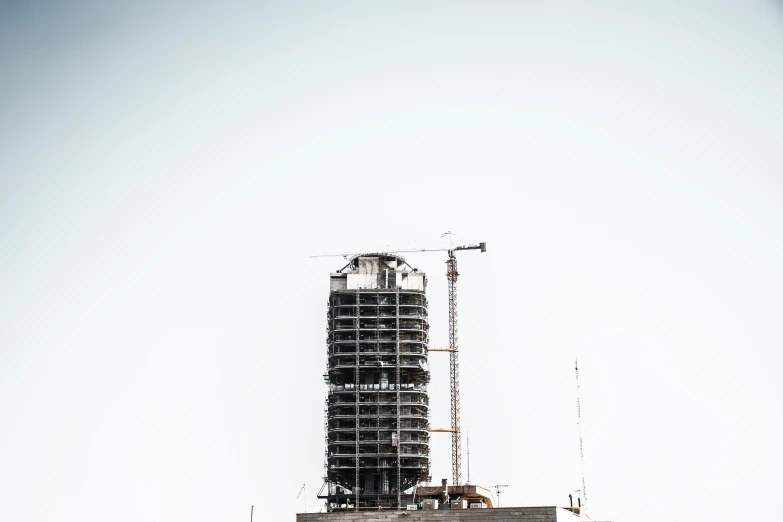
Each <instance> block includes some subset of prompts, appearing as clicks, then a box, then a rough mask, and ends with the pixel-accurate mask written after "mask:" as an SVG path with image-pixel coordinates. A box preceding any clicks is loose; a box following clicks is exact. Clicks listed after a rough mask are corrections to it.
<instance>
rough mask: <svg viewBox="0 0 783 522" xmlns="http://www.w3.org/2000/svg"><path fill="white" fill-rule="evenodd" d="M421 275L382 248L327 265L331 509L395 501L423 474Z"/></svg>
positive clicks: (405, 497) (327, 495)
mask: <svg viewBox="0 0 783 522" xmlns="http://www.w3.org/2000/svg"><path fill="white" fill-rule="evenodd" d="M425 287H426V276H425V275H424V274H423V273H421V272H418V271H417V270H416V269H414V268H412V267H411V266H410V265H408V264H407V263H406V262H405V260H404V259H402V258H400V257H398V256H394V255H389V254H364V255H360V256H356V257H354V258H353V259H351V261H350V262H349V263H348V264H347V265H346V266H345V267H343V268H342V269H341V270H340V271H338V272H336V273H334V274H332V275H331V284H330V294H329V308H328V315H327V338H326V344H327V370H326V374H325V375H324V377H325V380H326V383H327V386H328V388H329V390H328V393H327V399H326V427H325V428H326V476H325V484H324V488H323V489H322V490H321V494H320V495H319V498H322V499H325V501H326V506H327V509H328V510H329V511H339V510H374V511H378V510H379V509H400V508H405V506H406V505H407V504H408V503H410V501H411V500H412V498H413V488H414V487H415V486H416V485H417V484H419V483H420V482H422V481H426V480H428V479H429V466H430V462H429V451H430V450H429V441H430V439H429V397H428V395H427V383H428V382H429V376H430V374H429V368H428V365H427V356H428V342H429V336H428V331H429V324H428V322H427V297H426V295H425Z"/></svg>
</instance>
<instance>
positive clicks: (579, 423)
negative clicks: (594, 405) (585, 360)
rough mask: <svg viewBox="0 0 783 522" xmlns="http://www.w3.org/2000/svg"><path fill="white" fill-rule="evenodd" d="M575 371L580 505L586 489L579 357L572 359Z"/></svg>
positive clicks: (584, 503)
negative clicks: (580, 472)
mask: <svg viewBox="0 0 783 522" xmlns="http://www.w3.org/2000/svg"><path fill="white" fill-rule="evenodd" d="M574 371H575V372H576V425H577V427H578V428H579V463H580V465H581V468H582V500H583V501H584V502H582V507H586V506H587V491H586V490H585V453H584V450H583V448H582V407H581V405H580V403H579V358H578V357H577V358H576V360H575V361H574Z"/></svg>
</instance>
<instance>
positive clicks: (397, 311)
mask: <svg viewBox="0 0 783 522" xmlns="http://www.w3.org/2000/svg"><path fill="white" fill-rule="evenodd" d="M394 296H395V297H394V298H395V302H394V310H395V313H394V315H395V319H394V325H395V329H396V333H397V334H396V335H395V340H396V341H397V349H396V352H397V353H396V356H397V357H396V370H397V371H396V377H395V379H396V387H397V509H402V491H400V486H401V475H402V466H401V464H402V462H401V459H400V451H401V450H402V441H401V440H400V439H401V437H400V407H401V404H402V403H401V402H400V397H401V395H400V385H401V384H402V382H401V379H400V289H399V287H398V288H397V289H396V292H395V294H394Z"/></svg>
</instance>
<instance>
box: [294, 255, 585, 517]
mask: <svg viewBox="0 0 783 522" xmlns="http://www.w3.org/2000/svg"><path fill="white" fill-rule="evenodd" d="M464 250H480V251H481V252H485V251H486V243H479V244H476V245H463V246H457V247H451V248H449V249H448V250H447V252H448V256H449V258H448V261H447V271H446V276H447V279H448V282H449V348H432V350H430V348H429V322H428V313H427V297H426V295H425V290H426V287H427V277H426V276H425V274H424V273H422V272H419V271H418V270H417V269H416V268H413V267H412V266H411V265H409V264H408V263H407V262H406V261H405V260H404V259H403V258H401V257H399V256H398V255H396V253H373V254H359V255H353V256H351V257H350V261H348V263H347V264H346V265H345V266H343V267H342V268H341V269H340V270H338V271H337V272H335V273H333V274H331V280H330V293H329V301H328V312H327V336H326V344H327V364H326V373H325V374H324V379H325V381H326V384H327V386H328V391H327V397H326V407H325V416H326V421H325V433H326V458H325V467H326V472H325V477H324V485H323V487H322V488H321V491H320V492H319V494H318V498H320V499H323V500H324V501H325V511H326V513H312V514H308V513H304V514H302V513H300V514H297V516H296V517H297V522H330V521H333V522H379V521H390V520H397V519H400V520H402V519H405V520H410V521H416V520H418V521H421V522H435V521H441V520H465V521H484V520H486V521H488V522H489V521H497V522H510V521H512V520H515V521H516V520H518V521H529V522H572V521H573V522H576V521H578V520H584V519H585V517H586V514H585V513H584V512H583V510H584V506H583V505H582V502H581V498H578V499H577V502H578V505H577V506H574V505H573V497H572V496H571V495H569V498H570V500H569V504H571V505H570V506H569V507H555V506H551V507H546V506H543V507H504V508H499V507H496V506H495V505H494V503H493V498H492V493H491V492H490V491H489V490H487V489H486V488H483V487H480V486H476V485H471V484H470V483H467V484H463V483H462V480H461V443H460V436H459V435H460V415H459V362H458V357H457V355H458V343H457V307H456V294H457V292H456V281H457V276H458V272H457V261H456V258H455V256H454V254H455V252H459V251H464ZM432 251H435V252H437V251H443V250H442V249H440V250H437V249H433V250H423V249H422V250H417V251H416V252H432ZM430 351H433V352H436V351H437V352H448V353H449V356H450V385H451V428H450V429H444V428H438V429H431V428H430V424H429V396H428V394H427V384H428V383H429V380H430V370H429V367H428V355H429V353H430ZM576 372H577V373H576V377H577V390H578V379H579V375H578V369H576ZM578 409H579V408H578ZM433 431H434V432H451V433H452V468H453V469H452V472H453V477H452V482H453V483H452V484H451V485H448V484H447V482H448V481H447V479H443V480H442V482H441V485H440V486H432V485H429V483H430V480H431V477H430V458H429V455H430V432H433ZM580 448H581V433H580ZM493 487H496V488H498V489H497V495H498V500H499V495H500V489H499V488H502V487H507V486H505V485H496V486H493ZM303 488H304V486H303ZM581 491H582V492H584V479H583V480H582V490H581ZM300 492H301V491H300ZM582 494H583V493H582ZM498 504H499V502H498ZM588 518H589V517H588Z"/></svg>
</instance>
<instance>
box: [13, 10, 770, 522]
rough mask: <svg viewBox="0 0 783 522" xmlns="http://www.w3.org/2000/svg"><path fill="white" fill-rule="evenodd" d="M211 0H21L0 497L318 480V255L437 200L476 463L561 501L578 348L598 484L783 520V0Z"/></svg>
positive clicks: (124, 512)
mask: <svg viewBox="0 0 783 522" xmlns="http://www.w3.org/2000/svg"><path fill="white" fill-rule="evenodd" d="M195 4H198V5H194V3H192V2H167V1H162V2H161V1H159V2H144V1H142V2H130V3H116V2H105V1H103V2H97V1H96V2H67V1H66V2H48V1H31V2H13V1H11V2H8V1H6V2H2V3H0V6H2V7H0V51H1V52H0V273H2V278H1V279H0V285H1V286H0V419H2V424H0V520H3V521H9V522H10V521H14V522H15V521H36V522H37V521H54V520H60V521H63V520H67V521H71V520H73V521H79V522H89V521H104V520H107V519H111V520H113V521H116V522H125V521H128V522H131V521H132V522H142V521H143V522H158V521H159V522H172V521H177V520H183V521H184V520H187V521H189V522H191V521H192V522H200V521H205V522H206V521H217V520H220V521H240V520H247V519H248V517H249V509H250V505H251V504H255V505H256V514H257V520H270V521H277V520H280V521H285V520H293V516H294V515H293V514H294V512H295V511H297V510H299V511H301V510H303V509H304V507H305V503H304V502H303V501H302V499H301V498H300V499H299V500H296V495H297V492H298V491H299V488H300V487H301V485H302V484H303V483H306V484H307V499H306V504H307V507H308V509H310V510H317V509H318V508H319V507H320V505H321V504H320V502H319V501H318V500H317V499H316V498H315V495H316V493H317V492H318V489H319V488H320V486H321V483H322V480H321V477H322V475H323V457H324V440H323V435H324V434H323V401H324V397H325V393H326V388H325V386H324V384H323V380H322V373H323V371H324V367H325V351H326V347H325V335H326V332H325V330H326V316H325V314H326V299H327V296H328V275H329V272H330V271H333V270H335V269H337V268H339V267H340V266H341V262H342V260H341V259H340V258H323V259H317V260H311V259H308V256H309V255H310V254H313V253H324V252H344V251H356V250H374V249H380V248H384V247H390V248H400V247H410V246H412V245H418V246H421V247H426V246H432V245H435V246H437V245H439V244H440V243H439V241H440V240H439V239H438V237H439V235H440V233H442V232H444V231H446V230H453V231H454V232H455V233H457V234H459V235H460V236H462V237H463V238H464V239H465V240H466V241H486V242H487V243H488V247H489V251H488V252H487V253H486V254H483V255H479V254H477V253H473V252H468V253H465V255H463V256H462V257H461V258H460V272H461V274H462V276H461V279H460V289H459V292H460V293H459V306H460V309H459V312H460V320H461V323H460V336H461V337H460V339H461V348H462V355H461V363H462V364H461V367H462V398H463V403H462V411H463V427H464V429H465V430H466V431H468V432H469V433H470V441H471V479H472V481H473V482H474V483H478V484H482V485H492V484H510V485H511V486H512V487H510V488H507V489H506V490H504V492H503V497H502V503H503V505H512V504H517V505H551V504H561V505H562V504H565V503H567V501H568V498H567V495H568V493H569V492H571V491H573V490H576V489H577V488H579V485H580V477H579V459H578V442H577V435H576V428H575V416H576V407H575V389H574V372H573V360H574V357H576V356H577V355H578V356H579V357H580V369H581V378H582V413H583V420H584V444H585V453H586V454H585V472H586V482H587V493H588V501H589V505H590V507H591V510H590V511H591V513H592V515H593V516H594V517H606V518H611V519H612V520H614V521H638V522H645V521H660V520H666V521H673V522H676V521H686V520H687V521H690V520H713V521H722V520H726V521H728V520H760V521H761V520H763V521H767V520H769V521H772V520H779V519H780V516H781V515H780V513H781V512H782V510H783V501H781V498H783V496H782V495H781V488H782V487H783V481H781V472H780V469H781V466H783V449H781V440H783V407H782V406H783V405H782V404H781V396H782V395H783V385H781V382H780V372H781V368H783V355H782V354H781V347H782V346H783V329H781V324H782V323H781V314H782V313H783V297H781V296H783V272H782V270H781V267H783V239H781V238H782V237H783V211H782V210H781V203H780V201H781V195H783V182H781V166H782V165H783V96H781V93H783V4H781V3H780V2H772V1H760V0H736V1H731V0H722V1H718V0H713V1H709V2H707V1H692V2H682V1H679V2H674V1H656V2H652V1H650V2H641V1H612V2H609V1H593V2H534V1H523V0H520V1H516V2H511V1H508V2H471V3H467V2H440V3H438V2H355V3H329V2H312V3H304V2H287V3H282V2H281V3H279V5H270V4H269V3H259V2H248V3H247V4H246V5H242V4H236V3H233V2H215V3H213V4H212V5H207V4H206V3H203V2H196V3H195ZM409 260H410V261H411V263H412V264H414V265H417V266H418V267H419V268H420V269H421V270H424V271H426V272H427V273H428V274H429V277H430V286H429V289H428V293H429V297H430V303H431V309H430V315H431V341H432V345H433V346H439V345H445V343H446V342H447V340H446V339H447V337H446V336H447V327H446V321H447V311H446V287H445V265H444V261H445V258H444V257H443V256H440V255H420V256H410V257H409ZM436 355H437V354H433V356H432V364H431V366H432V367H433V372H434V374H433V379H432V383H431V394H432V403H433V408H434V411H433V415H432V424H433V426H447V425H448V422H449V416H448V378H447V368H448V363H447V360H446V358H445V357H443V358H442V359H437V358H436ZM449 449H450V443H449V439H448V435H440V436H439V435H437V434H436V435H434V436H433V455H432V464H433V466H432V475H433V479H434V480H435V481H438V480H439V479H440V478H441V477H449V476H450V474H451V471H450V457H449Z"/></svg>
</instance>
